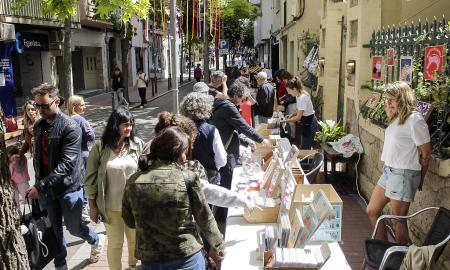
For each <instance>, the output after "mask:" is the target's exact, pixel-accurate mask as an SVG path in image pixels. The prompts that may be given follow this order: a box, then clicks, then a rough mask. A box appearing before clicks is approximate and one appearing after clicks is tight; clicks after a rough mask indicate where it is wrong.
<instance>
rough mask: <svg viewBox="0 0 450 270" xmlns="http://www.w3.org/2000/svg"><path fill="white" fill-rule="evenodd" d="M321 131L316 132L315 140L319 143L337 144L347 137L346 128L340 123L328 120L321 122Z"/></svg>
mask: <svg viewBox="0 0 450 270" xmlns="http://www.w3.org/2000/svg"><path fill="white" fill-rule="evenodd" d="M319 125H320V128H319V131H317V132H316V135H315V136H314V140H315V141H316V142H317V143H318V144H321V143H325V142H335V141H337V140H339V139H340V138H342V137H344V136H345V132H344V127H343V126H342V124H340V123H339V122H337V123H336V122H335V121H333V120H326V121H325V123H324V122H322V121H319Z"/></svg>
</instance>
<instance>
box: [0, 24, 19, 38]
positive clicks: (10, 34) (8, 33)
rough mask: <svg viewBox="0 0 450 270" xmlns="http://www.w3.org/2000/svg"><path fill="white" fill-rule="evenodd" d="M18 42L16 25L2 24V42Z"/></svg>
mask: <svg viewBox="0 0 450 270" xmlns="http://www.w3.org/2000/svg"><path fill="white" fill-rule="evenodd" d="M12 40H16V31H15V29H14V24H10V23H0V41H12Z"/></svg>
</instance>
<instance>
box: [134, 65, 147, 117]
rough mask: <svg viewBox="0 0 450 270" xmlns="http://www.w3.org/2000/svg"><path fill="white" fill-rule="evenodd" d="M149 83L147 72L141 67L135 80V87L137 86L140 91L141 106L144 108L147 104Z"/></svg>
mask: <svg viewBox="0 0 450 270" xmlns="http://www.w3.org/2000/svg"><path fill="white" fill-rule="evenodd" d="M147 85H148V77H147V74H145V72H144V71H143V70H142V68H140V69H139V70H138V73H137V75H136V81H135V82H134V87H137V89H138V91H139V97H140V98H141V106H140V108H141V109H142V108H144V105H145V104H147V98H146V93H147Z"/></svg>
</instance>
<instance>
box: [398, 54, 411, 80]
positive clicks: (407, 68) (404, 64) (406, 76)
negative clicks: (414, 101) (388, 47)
mask: <svg viewBox="0 0 450 270" xmlns="http://www.w3.org/2000/svg"><path fill="white" fill-rule="evenodd" d="M412 72H413V57H412V56H403V55H402V56H401V57H400V76H399V80H400V81H405V82H407V83H408V84H409V85H411V83H412Z"/></svg>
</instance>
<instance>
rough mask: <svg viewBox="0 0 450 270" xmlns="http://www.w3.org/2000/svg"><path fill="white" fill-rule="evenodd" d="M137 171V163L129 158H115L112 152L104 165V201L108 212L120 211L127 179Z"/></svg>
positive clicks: (126, 156) (127, 156) (128, 156)
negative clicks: (105, 184)
mask: <svg viewBox="0 0 450 270" xmlns="http://www.w3.org/2000/svg"><path fill="white" fill-rule="evenodd" d="M136 171H137V163H136V161H135V160H134V159H133V158H132V157H131V156H130V155H128V154H127V155H125V156H123V157H119V156H117V155H116V154H115V153H114V152H113V151H112V150H111V154H110V156H109V160H108V162H107V163H106V179H107V187H108V188H107V189H106V200H105V205H106V208H107V210H109V211H122V197H123V191H124V189H125V184H126V183H127V179H128V177H130V176H131V175H132V174H133V173H135V172H136Z"/></svg>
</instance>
